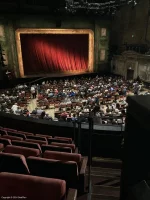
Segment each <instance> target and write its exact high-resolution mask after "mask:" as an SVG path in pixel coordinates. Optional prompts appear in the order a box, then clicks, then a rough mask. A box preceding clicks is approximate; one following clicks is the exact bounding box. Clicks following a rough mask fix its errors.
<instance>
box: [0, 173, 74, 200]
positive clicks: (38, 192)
mask: <svg viewBox="0 0 150 200" xmlns="http://www.w3.org/2000/svg"><path fill="white" fill-rule="evenodd" d="M0 188H1V189H0V196H1V197H11V196H15V197H17V196H18V197H25V198H26V199H27V200H34V199H36V200H65V199H66V182H65V181H64V180H57V179H51V178H43V177H36V176H31V175H22V174H21V175H20V174H12V173H6V172H3V173H1V174H0ZM71 199H74V200H76V197H75V196H74V197H72V198H71ZM71 199H66V200H71Z"/></svg>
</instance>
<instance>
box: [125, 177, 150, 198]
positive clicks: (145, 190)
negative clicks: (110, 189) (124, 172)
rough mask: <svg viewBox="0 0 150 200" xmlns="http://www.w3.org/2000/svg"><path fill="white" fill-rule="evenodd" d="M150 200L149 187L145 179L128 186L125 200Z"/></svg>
mask: <svg viewBox="0 0 150 200" xmlns="http://www.w3.org/2000/svg"><path fill="white" fill-rule="evenodd" d="M131 199H132V200H150V188H149V186H148V184H147V183H146V181H145V180H143V181H141V182H139V183H138V184H136V185H135V186H133V187H132V188H130V192H129V196H128V198H127V200H131Z"/></svg>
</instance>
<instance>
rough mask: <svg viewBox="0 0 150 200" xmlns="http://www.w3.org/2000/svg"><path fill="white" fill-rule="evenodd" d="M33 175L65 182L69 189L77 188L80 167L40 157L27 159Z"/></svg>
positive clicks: (72, 163)
mask: <svg viewBox="0 0 150 200" xmlns="http://www.w3.org/2000/svg"><path fill="white" fill-rule="evenodd" d="M27 164H28V167H29V169H30V172H31V174H32V175H35V176H43V177H49V178H58V179H62V180H65V181H66V183H67V188H69V187H70V188H77V182H78V166H77V163H76V162H71V161H70V162H61V161H58V160H51V159H45V158H39V157H29V158H27Z"/></svg>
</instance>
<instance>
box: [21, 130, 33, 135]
mask: <svg viewBox="0 0 150 200" xmlns="http://www.w3.org/2000/svg"><path fill="white" fill-rule="evenodd" d="M18 133H21V134H25V135H34V134H33V133H29V132H25V131H18Z"/></svg>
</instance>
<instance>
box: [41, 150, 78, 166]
mask: <svg viewBox="0 0 150 200" xmlns="http://www.w3.org/2000/svg"><path fill="white" fill-rule="evenodd" d="M43 157H44V158H48V159H56V160H61V161H74V162H76V163H77V164H78V166H79V168H80V165H81V154H76V153H64V152H54V151H45V152H44V154H43Z"/></svg>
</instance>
